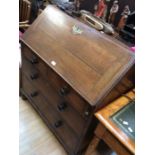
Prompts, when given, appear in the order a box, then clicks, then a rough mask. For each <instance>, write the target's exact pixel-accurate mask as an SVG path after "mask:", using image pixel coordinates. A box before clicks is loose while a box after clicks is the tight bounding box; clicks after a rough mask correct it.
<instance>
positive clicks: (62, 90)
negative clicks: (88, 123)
mask: <svg viewBox="0 0 155 155" xmlns="http://www.w3.org/2000/svg"><path fill="white" fill-rule="evenodd" d="M47 78H48V81H49V82H50V84H51V85H52V86H53V87H54V89H55V90H56V91H57V93H58V94H59V95H60V96H61V97H62V98H64V99H65V100H66V101H67V102H69V103H70V104H71V106H72V107H73V108H74V109H75V110H76V111H77V112H78V113H79V114H80V115H81V116H82V117H83V118H84V119H87V118H88V117H89V115H91V111H92V107H91V106H90V105H89V104H88V103H87V102H86V101H85V100H84V99H82V98H81V97H80V95H79V94H77V93H76V92H75V91H74V90H73V89H72V88H71V87H70V86H69V85H68V84H67V83H66V82H65V81H64V80H63V79H62V78H61V77H59V76H58V75H57V74H56V73H55V72H54V71H53V70H51V69H50V68H49V69H48V71H47Z"/></svg>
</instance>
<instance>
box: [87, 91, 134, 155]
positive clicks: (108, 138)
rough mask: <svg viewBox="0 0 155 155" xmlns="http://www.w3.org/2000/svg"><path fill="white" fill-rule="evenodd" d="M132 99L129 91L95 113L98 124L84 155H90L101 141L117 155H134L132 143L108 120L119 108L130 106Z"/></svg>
mask: <svg viewBox="0 0 155 155" xmlns="http://www.w3.org/2000/svg"><path fill="white" fill-rule="evenodd" d="M134 98H135V93H134V91H130V92H128V93H127V94H126V95H125V96H122V97H120V98H118V99H117V100H115V101H113V102H112V103H111V104H109V105H107V106H106V107H105V108H103V109H101V110H99V111H98V112H96V113H95V116H96V117H97V119H98V120H99V123H98V125H97V128H96V130H95V132H94V137H93V139H92V141H91V142H90V144H89V147H88V148H87V151H86V153H85V155H91V154H92V153H93V152H94V150H95V149H96V147H97V145H98V143H99V142H100V140H103V141H104V142H105V143H106V144H107V145H108V146H109V147H110V148H111V149H112V150H114V151H115V152H116V153H117V154H118V155H133V154H135V143H134V141H133V140H132V139H131V138H130V137H129V136H128V135H127V134H125V133H124V132H123V131H122V130H121V128H119V127H118V126H117V125H116V124H115V123H114V122H113V121H112V120H111V119H110V117H111V116H112V115H113V114H115V113H116V112H117V111H119V110H120V109H121V108H123V107H125V106H126V105H128V104H131V103H130V99H134Z"/></svg>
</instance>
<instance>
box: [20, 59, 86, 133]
mask: <svg viewBox="0 0 155 155" xmlns="http://www.w3.org/2000/svg"><path fill="white" fill-rule="evenodd" d="M23 69H24V74H25V75H26V76H27V78H28V79H29V80H30V81H31V83H32V84H33V85H34V86H35V87H37V88H38V89H39V91H41V92H42V94H43V95H44V96H45V97H46V99H47V100H48V102H49V104H51V105H52V106H53V107H54V109H55V110H56V111H57V112H58V113H59V115H60V116H61V117H62V118H63V119H64V121H65V122H66V123H67V124H68V125H69V126H70V127H71V128H72V129H73V131H74V132H75V133H76V134H77V135H81V133H82V130H83V128H84V126H85V124H86V121H85V120H84V119H83V118H82V117H81V116H80V114H79V113H78V112H77V111H75V109H74V108H72V106H70V103H69V102H68V101H67V100H65V99H64V98H62V97H61V96H59V94H58V93H57V92H56V91H55V89H53V88H52V87H51V86H50V85H49V83H48V82H47V81H46V80H45V79H44V78H43V77H42V76H40V75H39V73H38V72H37V70H35V69H34V68H33V67H31V64H29V62H27V60H25V63H23ZM34 75H37V76H36V77H35V79H32V76H33V77H34Z"/></svg>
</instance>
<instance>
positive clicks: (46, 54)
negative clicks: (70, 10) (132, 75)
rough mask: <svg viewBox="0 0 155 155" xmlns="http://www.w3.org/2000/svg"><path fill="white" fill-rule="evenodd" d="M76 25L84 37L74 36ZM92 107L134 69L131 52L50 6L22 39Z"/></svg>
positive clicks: (80, 35)
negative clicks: (132, 67)
mask: <svg viewBox="0 0 155 155" xmlns="http://www.w3.org/2000/svg"><path fill="white" fill-rule="evenodd" d="M74 25H76V26H77V27H79V29H81V30H82V34H73V32H72V27H73V26H74ZM21 40H22V41H23V42H24V43H25V44H26V45H27V46H28V47H29V48H30V49H31V50H32V51H33V52H34V53H36V54H37V55H38V56H39V57H40V58H41V59H43V60H44V61H45V62H46V63H47V64H48V65H49V66H50V67H51V68H52V69H53V70H54V71H55V72H56V73H57V74H59V75H60V76H61V77H62V78H63V79H64V80H65V81H66V82H67V83H69V84H70V85H71V86H72V87H73V88H74V89H75V90H76V91H77V92H78V93H79V94H80V95H82V97H83V98H84V99H85V100H86V101H88V102H89V103H90V104H91V105H95V104H96V103H97V102H98V101H99V100H100V99H101V98H102V97H103V96H105V95H106V93H107V92H108V91H109V90H110V89H111V88H112V87H113V86H114V85H115V84H116V83H117V81H118V80H119V79H120V78H121V77H122V76H123V74H124V73H125V72H127V71H128V69H129V68H130V67H131V66H132V65H133V63H134V55H133V54H132V53H130V51H128V49H126V48H124V47H123V46H120V45H119V44H117V43H115V42H114V41H111V40H110V39H108V38H106V36H105V35H103V34H100V33H99V32H97V31H96V30H94V29H92V28H90V27H89V26H87V25H85V24H83V23H81V22H79V21H78V20H76V19H74V18H72V17H70V16H68V15H67V14H65V13H64V12H62V11H61V10H59V9H58V8H56V7H53V6H48V7H47V8H46V9H45V10H44V11H43V13H42V14H41V15H39V17H38V18H37V19H36V20H35V22H34V23H33V24H32V25H31V26H30V27H29V29H28V30H27V31H26V32H25V33H24V35H23V37H22V39H21Z"/></svg>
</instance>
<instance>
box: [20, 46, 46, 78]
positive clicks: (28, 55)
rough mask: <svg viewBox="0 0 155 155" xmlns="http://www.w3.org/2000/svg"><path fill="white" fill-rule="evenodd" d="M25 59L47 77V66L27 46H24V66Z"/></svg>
mask: <svg viewBox="0 0 155 155" xmlns="http://www.w3.org/2000/svg"><path fill="white" fill-rule="evenodd" d="M24 59H27V60H28V61H29V63H30V64H32V66H34V67H35V68H37V69H38V70H39V72H40V73H41V74H42V75H43V76H45V77H46V76H47V65H46V64H45V63H44V62H43V61H42V60H41V59H40V58H39V57H38V56H37V55H35V54H34V53H33V52H32V51H31V50H30V49H29V48H28V47H27V46H25V45H22V64H23V63H24Z"/></svg>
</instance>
